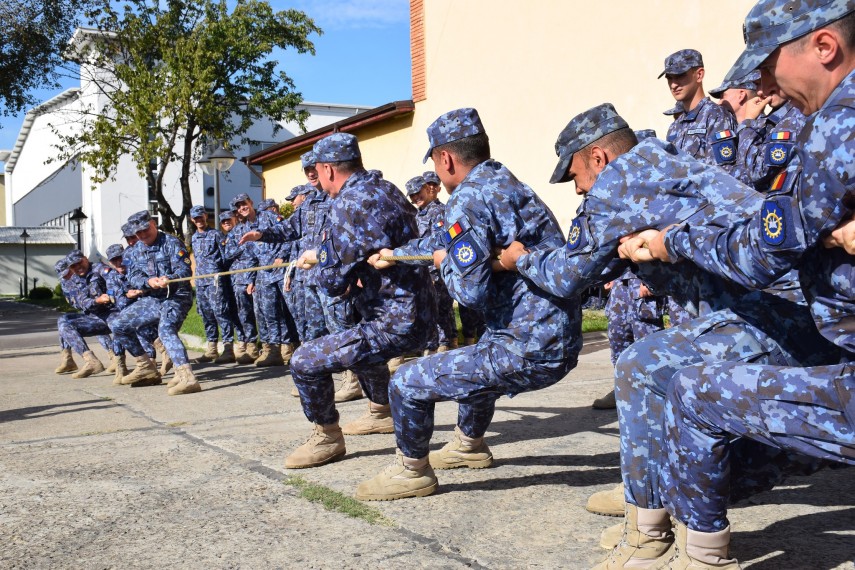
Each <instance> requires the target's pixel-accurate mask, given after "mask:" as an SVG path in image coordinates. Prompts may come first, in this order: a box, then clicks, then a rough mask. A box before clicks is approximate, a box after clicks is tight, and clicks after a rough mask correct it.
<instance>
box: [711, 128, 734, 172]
mask: <svg viewBox="0 0 855 570" xmlns="http://www.w3.org/2000/svg"><path fill="white" fill-rule="evenodd" d="M722 132H723V133H730V131H722ZM719 134H721V133H716V137H718V135H719ZM712 148H713V156H714V157H715V162H716V164H733V163H735V162H736V139H735V138H733V136H731V137H730V138H722V139H718V138H716V141H715V142H714V143H713V145H712Z"/></svg>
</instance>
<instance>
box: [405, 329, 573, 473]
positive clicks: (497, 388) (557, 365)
mask: <svg viewBox="0 0 855 570" xmlns="http://www.w3.org/2000/svg"><path fill="white" fill-rule="evenodd" d="M575 366H576V359H575V358H572V359H567V360H566V361H538V360H531V359H528V358H524V357H522V356H518V355H516V354H514V353H512V352H509V351H508V350H507V349H505V348H504V347H503V346H501V345H500V344H498V343H495V342H487V341H483V342H478V343H476V344H473V345H471V346H466V347H463V348H458V349H456V350H451V351H448V352H441V353H438V354H434V355H431V356H426V357H424V358H420V359H418V360H416V361H414V362H410V363H407V364H404V365H402V366H401V367H400V368H399V369H398V371H397V372H395V376H394V377H393V378H392V381H391V383H390V384H389V403H390V404H391V405H392V417H393V419H394V422H395V438H396V440H397V443H398V448H399V449H400V450H401V452H402V453H403V454H404V455H405V456H407V457H412V458H421V457H425V456H426V455H427V454H428V451H429V450H428V446H429V444H430V438H431V436H432V435H433V417H434V406H435V405H436V403H437V402H445V401H449V400H454V401H455V402H457V403H458V404H459V405H458V409H457V426H458V427H459V428H460V430H461V431H462V432H463V433H464V434H466V435H467V436H469V437H482V436H483V435H484V433H485V432H486V431H487V428H488V427H489V425H490V422H491V421H492V420H493V412H494V411H495V408H496V400H498V399H499V397H501V396H502V395H508V396H514V395H516V394H519V393H522V392H531V391H533V390H540V389H541V388H546V387H547V386H551V385H552V384H555V383H556V382H558V381H559V380H561V379H562V378H563V377H564V376H565V375H566V374H567V373H568V372H569V371H570V370H572V369H573V368H574V367H575Z"/></svg>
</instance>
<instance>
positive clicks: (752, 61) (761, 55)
mask: <svg viewBox="0 0 855 570" xmlns="http://www.w3.org/2000/svg"><path fill="white" fill-rule="evenodd" d="M776 49H778V46H777V44H776V45H773V46H761V47H756V48H753V49H747V48H746V49H745V51H743V52H742V53H741V54H740V56H739V58H738V59H737V60H736V63H734V64H733V67H731V68H730V71H728V72H727V76H725V78H724V81H725V83H726V82H728V81H734V80H736V79H742V78H743V77H745V76H746V75H748V74H749V73H751V72H752V71H754V70H755V69H757V68H758V67H760V65H761V64H762V63H763V62H764V61H766V60H767V59H768V58H769V56H770V55H772V52H773V51H775V50H776Z"/></svg>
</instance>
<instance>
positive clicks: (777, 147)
mask: <svg viewBox="0 0 855 570" xmlns="http://www.w3.org/2000/svg"><path fill="white" fill-rule="evenodd" d="M778 134H789V133H775V134H774V135H772V136H775V135H778ZM786 140H787V139H780V140H778V139H773V141H772V142H770V143H769V144H768V145H766V155H765V156H764V158H765V159H766V164H767V165H769V166H784V165H785V164H787V163H788V162H789V161H790V157H791V156H792V149H793V144H792V143H789V142H781V141H786Z"/></svg>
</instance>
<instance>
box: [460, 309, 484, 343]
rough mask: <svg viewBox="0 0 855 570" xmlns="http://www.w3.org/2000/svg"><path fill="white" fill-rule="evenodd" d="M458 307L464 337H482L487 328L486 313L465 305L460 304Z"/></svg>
mask: <svg viewBox="0 0 855 570" xmlns="http://www.w3.org/2000/svg"><path fill="white" fill-rule="evenodd" d="M457 308H458V309H459V310H460V328H461V332H462V333H463V338H481V335H483V334H484V331H485V330H487V325H486V323H485V322H484V314H483V313H482V312H481V311H477V310H475V309H470V308H469V307H464V306H463V305H458V307H457Z"/></svg>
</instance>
